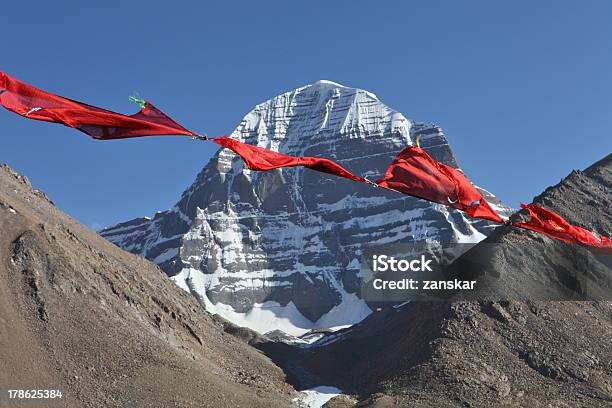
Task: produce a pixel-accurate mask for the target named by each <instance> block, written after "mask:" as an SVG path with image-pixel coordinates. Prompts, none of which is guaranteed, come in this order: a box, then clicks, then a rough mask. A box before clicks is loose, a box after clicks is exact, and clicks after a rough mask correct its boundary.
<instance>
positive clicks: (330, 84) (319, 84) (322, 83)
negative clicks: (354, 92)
mask: <svg viewBox="0 0 612 408" xmlns="http://www.w3.org/2000/svg"><path fill="white" fill-rule="evenodd" d="M311 86H313V87H335V88H346V86H344V85H341V84H339V83H337V82H334V81H330V80H327V79H319V80H318V81H317V82H314V83H313V84H312V85H311Z"/></svg>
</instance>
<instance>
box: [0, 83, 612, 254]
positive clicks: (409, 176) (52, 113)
mask: <svg viewBox="0 0 612 408" xmlns="http://www.w3.org/2000/svg"><path fill="white" fill-rule="evenodd" d="M129 101H130V102H132V103H135V104H136V105H138V106H139V107H140V111H139V112H137V113H136V114H134V115H130V116H127V115H123V114H120V113H116V112H112V111H109V110H106V109H102V108H98V107H95V106H92V105H88V104H86V103H82V102H78V101H75V100H72V99H68V98H64V97H62V96H59V95H54V94H51V93H49V92H46V91H43V90H41V89H38V88H35V87H33V86H30V85H28V84H26V83H24V82H21V81H19V80H17V79H15V78H13V77H11V76H9V75H7V74H5V73H3V72H1V71H0V105H2V106H3V107H4V108H6V109H7V110H9V111H12V112H14V113H16V114H18V115H20V116H23V117H25V118H28V119H34V120H41V121H46V122H54V123H60V124H63V125H65V126H68V127H71V128H74V129H77V130H79V131H81V132H83V133H86V134H87V135H89V136H90V137H92V138H94V139H99V140H112V139H124V138H132V137H142V136H155V135H177V136H188V137H191V138H192V140H199V141H208V140H210V141H212V142H214V143H216V144H218V145H220V146H221V147H222V148H227V149H230V150H232V151H234V153H236V154H237V155H238V156H240V157H241V158H242V159H243V161H244V162H245V164H246V165H247V167H248V168H249V169H251V170H255V171H267V170H272V169H278V168H283V167H295V166H301V167H306V168H310V169H312V170H315V171H319V172H323V173H327V174H331V175H335V176H338V177H343V178H347V179H349V180H353V181H357V182H361V183H366V184H369V185H370V186H373V187H376V188H383V189H386V190H390V191H395V192H397V193H400V194H403V195H408V196H412V197H417V198H420V199H424V200H427V201H430V202H434V203H438V204H441V205H445V206H447V207H451V208H455V209H458V210H460V211H463V212H464V213H465V214H467V215H468V216H470V217H472V218H478V219H484V220H487V221H491V222H496V223H499V224H504V225H506V226H513V227H518V228H523V229H527V230H530V231H534V232H537V233H540V234H544V235H546V236H549V237H551V238H555V239H558V240H561V241H564V242H569V243H575V244H584V245H588V246H594V247H599V248H605V249H607V250H612V241H611V240H610V239H609V238H608V237H605V236H598V235H596V234H594V233H592V232H590V231H588V230H586V229H583V228H581V227H577V226H574V225H571V224H570V223H568V222H567V221H566V220H565V219H563V218H562V217H561V216H560V215H558V214H556V213H554V212H552V211H550V210H547V209H545V208H542V207H539V206H537V205H535V204H528V205H521V207H522V209H523V210H525V211H527V213H528V214H529V219H528V220H527V221H524V222H512V221H511V220H510V219H508V220H504V219H502V217H501V216H500V215H499V214H498V213H497V212H496V211H495V210H493V208H492V207H491V206H490V204H489V203H488V202H487V201H486V200H485V199H484V197H482V195H481V194H480V192H478V191H477V190H476V188H475V187H474V186H473V184H472V183H471V182H470V180H469V179H468V178H467V177H465V175H464V174H463V173H462V172H460V171H459V170H457V169H455V168H453V167H450V166H447V165H445V164H443V163H440V162H438V161H436V160H434V159H433V158H432V157H431V156H429V155H428V154H427V153H426V152H425V151H424V150H422V149H421V136H420V135H416V146H408V147H406V148H404V149H403V150H402V151H401V152H400V153H398V155H397V156H396V157H395V159H394V160H393V161H392V162H391V164H390V165H389V166H388V168H387V170H386V172H385V174H384V177H383V178H382V179H380V180H377V181H372V180H368V179H367V178H365V177H360V176H356V175H354V174H352V173H351V172H349V171H348V170H346V169H344V168H343V167H342V166H340V165H339V164H337V163H335V162H333V161H331V160H328V159H325V158H319V157H293V156H288V155H285V154H281V153H278V152H274V151H272V150H269V149H264V148H261V147H258V146H253V145H249V144H246V143H242V142H239V141H237V140H234V139H231V138H229V137H228V136H222V137H217V138H210V137H208V136H207V135H206V134H204V135H202V134H199V133H196V132H192V131H190V130H188V129H186V128H184V127H183V126H181V125H180V124H179V123H177V122H175V121H174V120H172V119H171V118H170V117H169V116H167V115H166V114H164V113H163V112H162V111H160V110H159V109H157V108H156V107H155V106H153V105H152V104H151V103H150V102H147V101H146V100H144V99H142V98H140V97H139V96H138V95H133V96H130V97H129ZM394 187H395V188H394ZM451 192H453V193H454V195H455V201H452V200H451V198H450V193H451Z"/></svg>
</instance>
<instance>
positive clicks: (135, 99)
mask: <svg viewBox="0 0 612 408" xmlns="http://www.w3.org/2000/svg"><path fill="white" fill-rule="evenodd" d="M129 101H130V102H132V103H135V104H136V105H138V106H140V109H144V107H145V106H146V105H147V101H145V100H144V99H142V98H140V97H138V96H130V98H129Z"/></svg>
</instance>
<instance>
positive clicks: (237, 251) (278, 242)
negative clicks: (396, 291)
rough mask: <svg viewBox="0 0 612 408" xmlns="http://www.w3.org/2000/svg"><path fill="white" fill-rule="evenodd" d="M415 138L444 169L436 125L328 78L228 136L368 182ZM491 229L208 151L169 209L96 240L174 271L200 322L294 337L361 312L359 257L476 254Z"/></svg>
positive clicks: (270, 104)
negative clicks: (451, 250)
mask: <svg viewBox="0 0 612 408" xmlns="http://www.w3.org/2000/svg"><path fill="white" fill-rule="evenodd" d="M417 136H418V137H419V139H420V140H421V144H422V145H425V146H426V147H425V149H428V148H429V149H431V150H429V151H430V152H431V154H440V155H442V156H443V158H444V159H445V160H446V159H450V160H453V161H454V158H453V156H452V152H451V150H450V147H448V144H447V143H446V138H445V136H444V134H443V132H442V130H441V129H440V128H439V127H437V126H435V125H429V124H422V123H414V122H412V121H410V120H408V119H406V117H404V115H402V114H401V113H400V112H397V111H395V110H393V109H391V108H389V107H388V106H386V105H385V104H383V103H382V102H381V101H380V100H379V99H378V98H377V97H376V95H374V94H373V93H371V92H368V91H365V90H361V89H356V88H350V87H345V86H342V85H340V84H337V83H334V82H331V81H326V80H322V81H318V82H315V83H314V84H312V85H307V86H304V87H300V88H298V89H295V90H293V91H290V92H286V93H283V94H281V95H279V96H277V97H275V98H273V99H271V100H268V101H266V102H264V103H261V104H259V105H257V106H255V108H254V109H253V110H252V111H251V112H249V113H247V114H246V115H245V117H244V118H243V119H242V121H241V122H240V124H239V125H238V126H237V128H236V129H235V130H234V131H233V132H232V133H231V135H230V137H232V138H233V139H236V140H239V141H241V142H245V143H249V144H253V145H257V146H260V147H263V148H267V149H271V150H274V151H279V152H282V153H286V154H290V155H294V156H321V157H327V158H330V159H332V160H334V161H337V162H338V163H339V164H341V165H342V166H344V167H346V168H347V169H348V170H349V171H352V172H354V173H355V174H359V175H364V176H366V177H368V178H370V179H372V180H375V179H377V178H379V177H380V176H382V174H383V172H384V170H385V168H386V166H387V165H388V163H389V162H390V161H391V160H392V158H393V157H394V156H395V154H397V152H399V151H400V150H401V149H402V148H403V147H405V146H406V145H410V144H413V141H414V140H416V138H417ZM487 194H489V193H487ZM495 208H496V209H498V208H501V209H505V207H503V205H500V206H499V207H495ZM490 228H491V227H490V225H487V224H486V223H483V222H474V221H473V220H471V219H469V218H468V217H467V216H465V215H464V214H463V213H461V212H459V211H456V210H453V209H449V208H447V207H444V206H441V205H438V204H433V203H428V202H426V201H423V200H418V199H415V198H412V197H407V196H404V195H401V194H395V193H390V192H385V191H382V189H376V188H372V187H371V186H368V185H365V184H361V183H353V182H350V181H348V180H343V179H338V178H334V177H332V176H328V175H324V174H322V173H318V172H313V171H310V170H306V169H302V168H289V169H283V170H282V171H273V172H254V171H250V170H249V169H247V168H245V166H244V164H243V162H242V160H241V159H240V158H239V157H236V155H235V154H234V153H232V152H231V151H229V150H220V151H219V153H217V154H216V155H215V156H214V157H213V158H212V159H211V161H210V162H209V164H208V165H207V166H206V167H205V168H204V170H203V171H202V172H201V173H200V174H199V175H198V178H197V180H196V181H195V182H194V184H193V185H192V186H190V187H189V188H188V189H187V190H186V191H185V192H184V193H183V195H182V197H181V200H180V201H179V202H178V203H177V204H176V205H175V206H173V207H172V208H171V209H170V210H168V211H166V212H163V213H158V214H156V216H155V217H153V218H152V219H144V218H142V219H138V220H134V221H133V222H130V223H123V224H120V225H118V226H116V227H110V228H107V229H105V230H104V231H102V235H103V236H105V237H107V238H108V239H109V240H111V241H112V242H114V243H116V244H117V245H119V246H121V247H123V248H124V249H127V250H130V251H132V252H134V253H138V254H141V255H143V256H145V257H147V258H149V259H151V260H152V261H154V262H156V263H158V264H159V265H160V266H162V268H164V266H168V265H180V267H179V269H178V270H172V273H171V274H172V275H174V276H173V277H172V279H173V280H174V281H175V282H176V283H177V284H178V285H179V286H181V287H182V288H183V289H185V290H188V291H190V292H191V293H194V294H196V295H197V296H198V298H199V299H200V302H201V303H202V304H203V305H204V306H205V307H206V309H207V310H209V311H210V312H212V313H217V314H219V315H221V316H222V317H224V318H226V319H228V320H229V321H231V322H233V323H235V324H237V325H240V326H246V327H249V328H251V329H253V330H256V331H257V332H259V333H262V334H263V333H267V332H270V331H273V330H282V331H284V332H286V333H288V334H291V335H293V336H300V335H303V334H305V333H307V332H308V331H310V330H312V329H329V328H338V327H346V326H348V325H352V324H355V323H357V322H359V321H361V320H363V319H364V318H365V317H366V316H368V315H369V314H370V313H371V312H372V311H371V310H370V308H369V307H368V305H367V304H366V303H365V302H364V301H363V300H361V299H360V298H359V281H360V279H361V278H363V277H362V276H361V273H362V272H361V267H360V259H361V254H362V247H363V246H364V245H368V246H372V245H385V244H394V243H401V242H411V241H428V242H441V241H445V242H473V243H476V242H479V241H480V240H482V239H483V238H484V237H485V234H486V233H487V231H489V230H490ZM181 268H182V269H181ZM316 302H320V305H317V304H316ZM245 305H246V306H247V307H246V308H245ZM245 309H246V311H245ZM313 310H314V311H313ZM308 315H309V316H310V318H309V317H307V316H308ZM313 316H314V317H313Z"/></svg>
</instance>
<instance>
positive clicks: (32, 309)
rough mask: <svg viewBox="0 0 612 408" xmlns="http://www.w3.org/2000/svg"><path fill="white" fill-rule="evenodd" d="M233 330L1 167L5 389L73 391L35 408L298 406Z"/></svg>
mask: <svg viewBox="0 0 612 408" xmlns="http://www.w3.org/2000/svg"><path fill="white" fill-rule="evenodd" d="M226 331H232V332H235V333H240V331H239V330H235V328H233V327H232V326H231V325H228V324H227V323H226V322H223V321H221V320H218V319H215V318H213V317H211V316H210V315H209V314H208V313H207V312H205V311H204V310H203V309H202V308H201V307H200V305H199V304H198V303H197V302H196V300H195V298H194V297H192V296H191V295H189V294H188V293H186V292H185V291H183V290H182V289H180V288H179V287H177V286H176V285H175V284H174V283H173V282H172V281H171V280H169V279H168V278H167V276H166V275H165V274H164V273H163V272H162V271H161V270H160V269H159V268H158V267H157V266H155V265H153V264H152V263H150V262H149V261H146V260H145V259H143V258H141V257H139V256H136V255H132V254H130V253H128V252H125V251H123V250H121V249H119V248H117V247H116V246H115V245H113V244H111V243H110V242H108V241H106V240H105V239H103V238H101V237H99V236H98V235H96V234H95V233H94V232H92V231H90V230H88V229H87V228H85V227H83V226H82V225H81V224H79V223H77V222H76V221H74V220H73V219H71V218H69V217H68V216H66V215H65V214H63V213H62V212H61V211H59V210H58V209H57V208H55V206H54V205H53V204H52V203H51V202H50V201H49V200H48V199H47V198H46V197H45V195H44V194H43V193H41V192H39V191H37V190H34V189H33V188H32V187H31V186H30V184H29V183H28V181H27V179H26V178H25V177H22V176H19V175H17V174H16V173H15V172H13V171H12V170H10V169H9V168H8V167H6V166H2V167H0V388H3V389H6V388H21V389H24V388H25V389H59V390H61V391H63V400H62V401H59V402H57V401H56V402H55V403H53V404H51V403H48V402H40V401H38V402H37V403H36V404H38V405H35V406H66V407H192V406H206V407H238V406H242V407H254V406H257V407H274V406H278V407H280V406H283V407H286V406H290V405H291V397H292V393H293V392H294V391H293V389H292V388H291V387H290V386H289V385H287V384H286V383H285V382H284V374H283V372H282V371H281V370H280V369H279V368H278V367H276V366H275V365H274V364H272V363H271V362H270V361H269V360H268V359H267V358H266V357H265V356H263V355H262V354H261V353H260V352H258V351H257V350H255V349H253V348H252V347H250V346H248V345H247V344H246V343H244V342H243V341H242V340H240V339H239V338H237V337H234V336H233V335H230V334H228V333H226ZM3 403H5V401H4V402H2V401H0V406H5V405H3ZM28 404H29V405H28ZM32 404H34V403H32V402H27V403H25V405H23V406H34V405H32ZM45 404H47V405H45ZM9 406H11V407H13V406H20V405H19V404H14V403H11V405H9Z"/></svg>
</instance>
